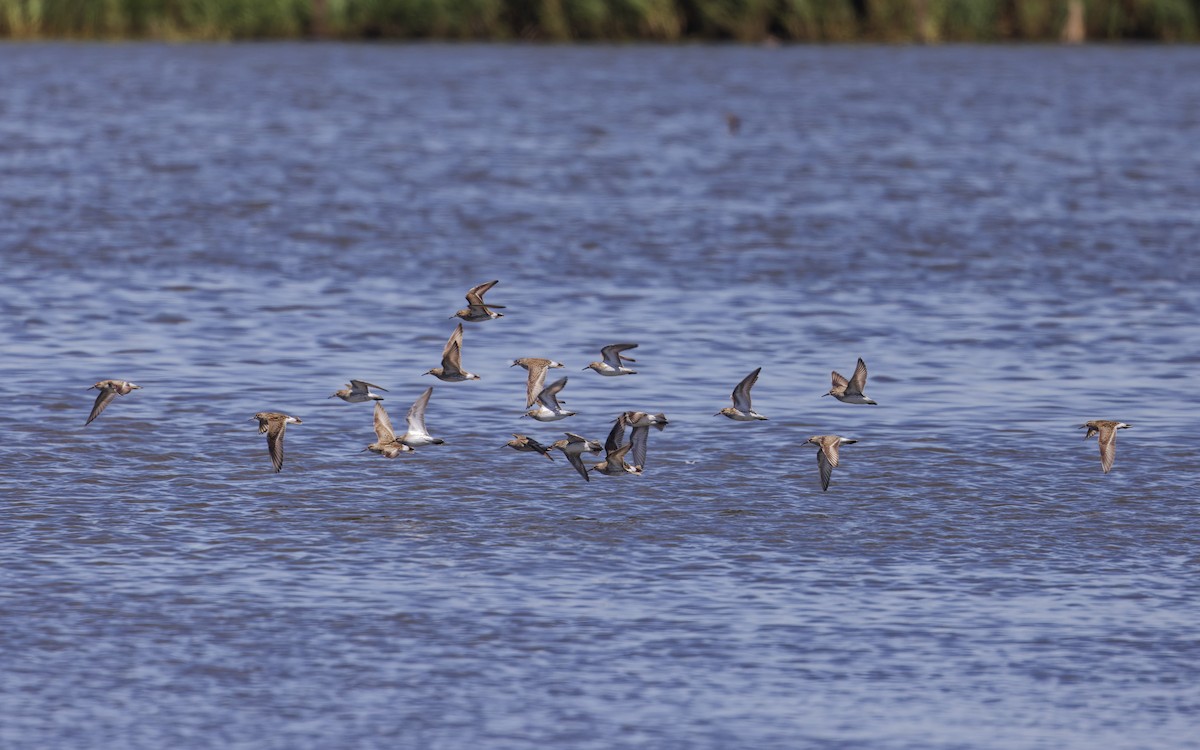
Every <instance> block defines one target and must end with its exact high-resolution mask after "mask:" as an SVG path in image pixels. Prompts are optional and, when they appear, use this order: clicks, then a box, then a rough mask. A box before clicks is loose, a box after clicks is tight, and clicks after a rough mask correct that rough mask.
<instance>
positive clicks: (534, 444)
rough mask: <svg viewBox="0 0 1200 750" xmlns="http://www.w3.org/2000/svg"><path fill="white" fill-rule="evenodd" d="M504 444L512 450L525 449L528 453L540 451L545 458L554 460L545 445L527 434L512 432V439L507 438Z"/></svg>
mask: <svg viewBox="0 0 1200 750" xmlns="http://www.w3.org/2000/svg"><path fill="white" fill-rule="evenodd" d="M505 445H507V446H508V447H509V448H512V449H513V450H517V451H526V452H529V453H540V454H542V455H543V456H545V457H546V458H548V459H550V460H551V461H553V460H554V456H551V455H550V449H549V448H547V447H546V446H544V445H542V444H541V443H539V442H538V441H536V440H534V439H533V438H531V437H529V436H527V435H518V434H517V433H515V432H514V433H513V439H512V440H509V441H508V442H507V443H505Z"/></svg>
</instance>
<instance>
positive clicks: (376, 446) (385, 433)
mask: <svg viewBox="0 0 1200 750" xmlns="http://www.w3.org/2000/svg"><path fill="white" fill-rule="evenodd" d="M363 450H365V451H371V452H372V453H378V454H379V455H381V456H383V457H384V458H395V457H396V456H399V455H400V454H401V453H411V452H412V450H413V449H412V448H410V447H409V446H407V445H405V444H404V443H402V442H400V441H399V440H397V439H396V431H395V430H393V429H392V420H391V418H390V417H388V413H387V410H386V409H384V408H383V404H381V403H379V402H378V401H376V402H375V442H374V443H371V444H370V445H368V446H367V447H366V448H363Z"/></svg>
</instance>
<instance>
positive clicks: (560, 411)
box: [524, 378, 575, 422]
mask: <svg viewBox="0 0 1200 750" xmlns="http://www.w3.org/2000/svg"><path fill="white" fill-rule="evenodd" d="M566 384H567V379H566V378H559V379H558V380H555V381H554V382H553V383H551V384H550V385H548V386H546V387H545V388H543V389H542V390H541V391H540V392H539V393H538V395H537V399H536V401H537V406H536V407H534V408H532V409H530V410H529V411H527V412H525V414H524V416H526V417H533V418H534V419H536V420H537V421H539V422H554V421H555V420H559V419H566V418H567V417H571V416H574V415H575V412H573V411H568V410H567V409H564V408H563V407H562V404H560V403H559V402H558V392H559V391H561V390H562V389H563V387H564V386H566Z"/></svg>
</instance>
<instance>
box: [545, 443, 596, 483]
mask: <svg viewBox="0 0 1200 750" xmlns="http://www.w3.org/2000/svg"><path fill="white" fill-rule="evenodd" d="M563 434H565V435H566V436H567V438H566V440H559V441H557V442H555V443H554V444H553V445H551V446H550V447H551V448H558V449H559V450H560V451H562V452H563V455H564V456H566V457H567V461H569V462H570V463H571V466H574V467H575V471H577V472H579V476H581V477H583V479H584V481H586V482H590V481H592V478H591V477H589V476H588V470H587V467H586V466H584V465H583V458H582V456H583V454H584V453H593V454H595V453H599V452H600V451H601V450H603V449H604V446H602V445H600V443H599V442H597V441H595V440H588V439H587V438H585V437H583V436H582V435H576V434H575V433H573V432H567V433H563Z"/></svg>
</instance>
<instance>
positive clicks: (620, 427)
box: [591, 414, 642, 477]
mask: <svg viewBox="0 0 1200 750" xmlns="http://www.w3.org/2000/svg"><path fill="white" fill-rule="evenodd" d="M624 441H625V415H624V414H622V415H621V416H619V417H617V421H616V424H614V425H613V428H612V430H610V431H609V433H608V439H607V440H605V441H604V460H603V461H601V462H600V463H598V464H593V465H592V469H591V470H592V471H598V472H600V473H601V474H607V475H609V476H614V477H619V476H624V475H625V474H641V473H642V470H641V469H639V468H637V467H636V466H630V465H629V464H628V463H626V461H625V454H626V453H628V452H629V450H630V449H631V448H633V443H624ZM622 443H624V445H622Z"/></svg>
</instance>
